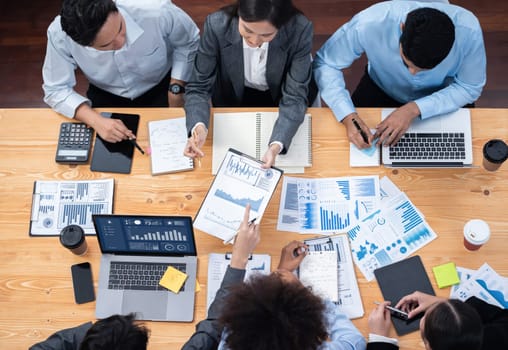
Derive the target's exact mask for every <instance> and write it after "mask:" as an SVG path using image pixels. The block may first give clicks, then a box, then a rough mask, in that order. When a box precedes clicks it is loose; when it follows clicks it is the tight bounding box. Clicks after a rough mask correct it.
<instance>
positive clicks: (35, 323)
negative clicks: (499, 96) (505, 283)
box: [0, 108, 508, 350]
mask: <svg viewBox="0 0 508 350" xmlns="http://www.w3.org/2000/svg"><path fill="white" fill-rule="evenodd" d="M267 110H268V109H267ZM117 111H123V112H127V113H138V114H140V115H141V122H140V128H139V132H138V142H139V144H140V145H141V146H142V147H144V148H145V147H147V146H148V139H147V124H146V123H147V121H149V120H157V119H165V118H171V117H180V116H183V115H184V112H183V110H182V109H123V110H121V109H118V110H117ZM217 111H221V112H227V111H235V110H234V109H220V110H219V109H217ZM309 112H310V113H311V114H312V134H313V135H312V136H313V139H312V151H313V167H312V168H307V169H306V171H305V174H304V175H298V176H305V177H337V176H355V175H379V176H380V177H382V176H388V177H389V178H390V179H391V180H392V181H393V182H394V183H395V184H396V185H397V186H398V187H399V188H400V189H401V190H402V191H404V192H406V194H407V195H408V196H409V198H410V199H411V200H412V201H413V203H414V204H415V205H416V206H417V207H418V208H419V209H420V210H421V211H422V213H423V214H424V215H425V217H426V219H427V221H428V222H429V224H430V226H431V227H432V228H433V229H434V231H435V232H436V233H437V235H438V238H437V239H436V240H434V241H433V242H431V243H430V244H428V245H427V246H425V247H424V248H422V249H421V250H419V251H418V252H417V253H416V254H419V255H420V256H421V257H422V260H423V263H424V265H425V267H426V270H427V273H428V274H429V277H430V279H431V281H432V284H433V286H434V289H435V290H436V293H437V294H438V295H441V296H448V295H449V288H445V289H442V290H440V289H438V288H437V286H436V284H435V279H434V277H433V275H432V271H431V268H432V267H433V266H435V265H438V264H441V263H445V262H448V261H454V262H455V263H456V264H457V265H458V266H463V267H467V268H471V269H477V268H479V267H480V265H481V264H483V263H484V262H488V263H489V264H490V265H491V266H492V267H493V268H494V269H495V270H496V271H497V272H498V273H500V274H502V275H504V276H508V259H507V253H506V251H507V250H508V220H507V219H506V214H507V212H508V211H507V209H506V203H507V201H508V164H504V165H503V166H502V167H501V168H500V169H499V170H498V171H497V172H487V171H485V170H484V169H483V168H482V167H481V159H482V146H483V144H484V143H485V142H486V141H487V140H489V139H491V138H502V139H505V140H506V139H507V137H508V109H473V110H472V111H471V114H472V124H473V148H474V164H475V165H476V167H475V168H470V169H440V170H436V169H397V170H395V169H389V168H385V167H375V168H350V167H349V143H348V140H347V138H346V134H345V128H344V127H343V126H342V125H340V124H339V123H338V122H337V121H336V120H335V118H334V117H333V115H332V113H331V111H330V110H329V109H326V108H323V109H310V110H309ZM360 114H361V116H362V118H364V119H365V120H366V121H368V124H369V125H370V126H371V127H374V126H375V125H376V123H377V122H378V121H379V120H380V110H379V109H362V110H360ZM64 121H67V119H66V118H64V117H62V116H59V115H57V114H56V113H55V112H53V111H51V110H49V109H0V198H1V201H0V259H1V263H0V310H2V312H1V314H0V348H1V349H26V348H28V347H29V346H30V345H31V344H33V343H36V342H38V341H42V340H44V339H46V338H47V337H48V336H49V335H50V334H51V333H53V332H55V331H57V330H60V329H63V328H67V327H72V326H75V325H78V324H81V323H83V322H86V321H90V320H94V319H95V316H94V315H95V303H94V302H93V303H87V304H81V305H77V304H75V303H74V297H73V291H72V281H71V275H70V266H71V265H72V264H76V263H80V262H84V261H89V262H91V264H92V272H93V275H94V281H95V286H96V287H97V277H98V272H99V260H100V250H99V247H98V244H97V240H96V238H95V237H87V240H88V244H89V251H88V253H87V254H86V255H85V256H82V257H79V256H75V255H73V254H71V253H70V252H69V251H68V250H66V249H64V248H63V247H62V246H61V245H60V243H59V241H58V238H57V237H29V235H28V229H29V222H30V211H31V199H32V189H33V184H34V181H36V180H91V179H101V178H111V177H113V178H114V179H115V199H114V210H113V212H114V213H125V214H171V215H191V216H194V215H195V214H196V211H197V209H198V208H199V206H200V204H201V202H202V200H203V198H204V196H205V194H206V191H207V189H208V187H209V185H210V183H211V180H212V175H211V153H212V150H211V145H212V139H211V135H212V133H211V132H210V136H209V138H208V140H207V143H206V145H205V147H204V152H205V154H206V157H205V158H203V159H202V166H201V168H196V169H194V171H189V172H182V173H175V174H167V175H159V176H152V175H150V157H149V156H143V155H142V154H141V153H139V152H137V151H136V152H134V154H135V155H134V161H133V167H132V172H131V174H129V175H123V174H107V173H97V172H91V171H90V168H89V165H80V166H73V165H62V164H57V163H55V161H54V158H55V151H56V145H57V136H58V131H59V126H60V123H61V122H64ZM280 191H281V185H279V187H278V188H277V191H276V193H275V195H274V196H273V198H272V200H271V202H270V204H269V206H268V208H267V211H266V213H265V216H264V217H263V222H262V224H261V230H262V238H261V242H260V244H259V246H258V248H257V250H256V252H258V253H268V254H270V255H271V256H272V268H273V267H275V266H276V264H277V262H278V260H279V257H280V249H281V248H282V246H284V245H285V244H286V243H287V242H289V241H290V240H293V239H304V238H306V237H309V236H301V235H299V234H296V233H289V232H281V231H277V230H276V223H277V213H278V209H279V198H280ZM471 218H480V219H483V220H485V221H487V222H488V223H489V225H490V228H491V231H492V237H491V239H490V241H489V242H488V243H487V244H486V245H485V246H484V247H482V248H481V249H480V250H479V251H476V252H469V251H467V250H466V249H465V248H464V247H463V244H462V229H463V226H464V224H465V223H466V222H467V221H468V220H469V219H471ZM196 239H197V248H198V259H199V260H198V261H199V263H198V281H199V283H200V286H201V291H200V292H198V293H197V294H196V307H195V314H194V322H193V323H166V322H147V325H148V327H149V328H150V329H151V337H150V341H149V346H148V348H149V349H150V350H153V349H179V348H180V347H181V345H182V344H183V343H184V342H185V341H186V340H187V339H188V338H189V336H190V335H191V334H192V333H193V331H194V326H195V323H196V322H198V321H200V320H202V319H203V318H204V317H205V311H206V310H205V307H206V287H207V276H206V274H207V262H208V261H207V260H208V258H207V257H208V254H209V253H211V252H226V251H228V247H225V246H224V245H223V243H222V241H221V240H219V239H217V238H215V237H212V236H210V235H208V234H205V233H203V232H200V231H196ZM356 275H357V278H358V281H359V285H360V291H361V295H362V300H363V304H364V308H365V311H366V314H365V316H364V317H363V318H360V319H357V320H354V323H355V325H356V326H357V327H358V328H359V329H360V331H361V332H362V334H363V335H364V336H367V335H368V329H367V318H368V314H369V313H370V311H371V310H372V308H373V301H374V300H381V299H382V298H381V293H380V291H379V288H378V286H377V283H376V282H375V281H372V282H367V281H366V280H365V279H364V278H363V275H362V274H361V273H360V272H359V270H358V269H356ZM393 335H394V336H395V333H394V334H393ZM400 345H401V349H402V350H404V349H423V348H424V346H423V343H422V341H421V339H420V335H419V332H414V333H411V334H409V335H406V336H404V337H401V338H400Z"/></svg>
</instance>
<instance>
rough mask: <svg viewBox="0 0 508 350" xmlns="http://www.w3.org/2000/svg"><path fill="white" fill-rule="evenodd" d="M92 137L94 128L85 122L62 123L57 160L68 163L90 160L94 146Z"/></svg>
mask: <svg viewBox="0 0 508 350" xmlns="http://www.w3.org/2000/svg"><path fill="white" fill-rule="evenodd" d="M92 137H93V129H92V128H89V127H88V126H87V125H86V124H85V123H71V122H67V123H62V124H61V125H60V134H59V136H58V148H57V150H56V157H55V161H56V162H57V163H66V164H81V163H86V162H88V158H89V157H90V149H91V148H92Z"/></svg>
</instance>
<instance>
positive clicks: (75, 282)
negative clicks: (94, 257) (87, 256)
mask: <svg viewBox="0 0 508 350" xmlns="http://www.w3.org/2000/svg"><path fill="white" fill-rule="evenodd" d="M71 273H72V286H73V288H74V299H75V300H76V304H83V303H88V302H90V301H94V300H95V292H94V288H93V278H92V269H91V266H90V263H89V262H85V263H81V264H75V265H72V266H71Z"/></svg>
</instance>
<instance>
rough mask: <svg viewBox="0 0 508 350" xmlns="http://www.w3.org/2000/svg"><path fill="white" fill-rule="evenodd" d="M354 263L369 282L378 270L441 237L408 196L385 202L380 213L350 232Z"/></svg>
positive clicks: (397, 196) (378, 211) (361, 222)
mask: <svg viewBox="0 0 508 350" xmlns="http://www.w3.org/2000/svg"><path fill="white" fill-rule="evenodd" d="M348 236H349V240H350V242H351V252H352V254H353V260H354V262H355V263H356V264H357V265H358V267H359V269H360V271H362V273H363V274H364V275H365V278H366V279H367V280H369V281H371V280H372V279H374V270H375V269H377V268H379V267H382V266H385V265H388V264H391V263H394V262H397V261H400V260H402V259H404V258H406V257H408V256H409V255H411V254H412V253H414V252H415V251H416V250H418V249H419V248H421V247H423V246H424V245H426V244H427V243H429V242H430V241H432V240H433V239H435V238H436V237H437V235H436V233H435V232H434V231H433V230H432V228H431V227H430V226H429V225H428V223H427V222H426V221H425V219H424V216H423V215H422V213H420V211H419V210H418V209H417V208H416V207H415V206H414V205H413V203H412V202H411V201H410V200H409V198H408V197H407V196H406V194H405V193H403V192H400V193H399V194H398V195H396V196H393V198H391V199H390V200H389V201H387V202H382V205H381V207H380V209H379V210H377V211H375V212H374V213H372V214H371V215H370V216H368V217H366V218H364V219H363V220H361V221H360V222H359V223H358V224H357V225H355V226H354V227H352V228H351V229H350V230H349V231H348Z"/></svg>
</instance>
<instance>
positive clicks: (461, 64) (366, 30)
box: [314, 1, 486, 121]
mask: <svg viewBox="0 0 508 350" xmlns="http://www.w3.org/2000/svg"><path fill="white" fill-rule="evenodd" d="M421 7H432V8H436V9H437V10H440V11H442V12H444V13H446V14H447V15H448V16H449V17H450V18H451V20H452V21H453V23H454V25H455V42H454V44H453V47H452V48H451V50H450V53H449V54H448V56H447V57H446V58H445V59H444V60H443V61H442V62H441V63H439V64H438V65H437V66H436V67H434V68H432V69H430V70H424V71H420V72H418V73H417V74H415V75H411V74H410V73H409V70H408V69H407V67H406V66H405V65H404V63H403V61H402V58H401V56H400V51H399V38H400V35H401V24H402V23H404V22H405V20H406V16H407V14H408V13H409V12H411V11H412V10H414V9H417V8H421ZM363 53H365V54H366V56H367V59H368V72H369V76H370V77H371V78H372V80H373V81H374V82H375V83H376V84H377V85H378V86H379V87H380V88H381V89H382V90H383V91H384V92H385V93H386V94H388V95H389V96H391V97H392V98H393V99H395V100H397V101H399V102H401V103H408V102H411V101H414V102H415V103H416V104H417V105H418V108H419V109H420V113H421V118H422V119H425V118H428V117H432V116H436V115H440V114H444V113H449V112H452V111H455V110H456V109H458V108H460V107H462V106H464V105H466V104H468V103H472V102H474V101H476V100H477V99H478V97H479V96H480V94H481V91H482V89H483V86H484V85H485V81H486V57H485V46H484V44H483V36H482V31H481V27H480V24H479V22H478V19H477V18H476V17H475V16H474V15H473V14H472V13H471V12H469V11H467V10H465V9H463V8H461V7H459V6H455V5H450V4H442V3H421V2H416V1H386V2H382V3H378V4H375V5H373V6H371V7H369V8H367V9H366V10H364V11H362V12H360V13H358V14H357V15H355V16H354V17H353V18H352V19H351V21H349V22H348V23H346V24H344V25H343V26H342V27H341V28H339V29H338V30H337V31H336V32H335V33H334V34H333V35H332V37H331V38H330V39H328V41H327V42H326V43H325V44H324V45H323V47H322V48H321V49H320V50H319V51H318V52H317V56H316V59H315V61H314V74H315V78H316V82H317V84H318V87H319V90H320V93H321V97H322V98H323V100H324V101H325V102H326V103H327V105H328V106H329V107H330V108H331V109H332V111H333V113H334V114H335V117H336V118H337V120H339V121H341V120H342V119H343V118H344V117H346V116H347V115H349V114H351V113H353V112H355V108H354V106H353V102H352V101H351V97H350V95H349V92H348V91H347V90H346V87H345V82H344V75H343V74H342V69H344V68H347V67H349V66H350V65H351V64H352V63H353V61H354V60H356V59H357V58H359V57H360V56H361V55H362V54H363Z"/></svg>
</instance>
